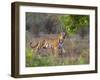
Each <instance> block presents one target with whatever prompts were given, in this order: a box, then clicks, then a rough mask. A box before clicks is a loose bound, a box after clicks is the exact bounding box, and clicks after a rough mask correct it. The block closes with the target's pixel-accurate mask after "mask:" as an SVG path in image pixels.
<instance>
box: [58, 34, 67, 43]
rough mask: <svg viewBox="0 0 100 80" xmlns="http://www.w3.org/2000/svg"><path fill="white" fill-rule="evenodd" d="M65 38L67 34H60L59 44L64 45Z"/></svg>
mask: <svg viewBox="0 0 100 80" xmlns="http://www.w3.org/2000/svg"><path fill="white" fill-rule="evenodd" d="M65 37H66V34H65V32H61V33H60V34H59V42H61V43H62V42H63V41H64V39H65Z"/></svg>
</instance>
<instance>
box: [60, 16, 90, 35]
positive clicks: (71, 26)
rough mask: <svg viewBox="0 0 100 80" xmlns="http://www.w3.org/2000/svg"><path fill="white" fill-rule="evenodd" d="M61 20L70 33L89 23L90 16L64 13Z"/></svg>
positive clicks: (66, 30)
mask: <svg viewBox="0 0 100 80" xmlns="http://www.w3.org/2000/svg"><path fill="white" fill-rule="evenodd" d="M59 20H60V22H61V23H62V25H63V29H64V30H65V32H67V33H68V34H75V33H76V32H77V31H78V30H79V29H80V28H82V27H87V26H88V25H89V16H86V15H62V16H60V17H59Z"/></svg>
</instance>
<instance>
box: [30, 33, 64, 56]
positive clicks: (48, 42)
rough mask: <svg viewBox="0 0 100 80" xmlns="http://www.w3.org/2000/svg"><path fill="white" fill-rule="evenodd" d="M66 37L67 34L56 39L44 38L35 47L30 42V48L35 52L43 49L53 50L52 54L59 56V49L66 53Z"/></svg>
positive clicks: (62, 34)
mask: <svg viewBox="0 0 100 80" xmlns="http://www.w3.org/2000/svg"><path fill="white" fill-rule="evenodd" d="M65 36H66V35H65V33H64V32H61V33H60V34H58V36H56V38H43V39H40V40H39V41H38V42H36V44H35V45H33V44H32V42H30V47H31V48H32V49H35V52H37V51H39V50H40V49H42V48H45V49H48V48H50V49H51V50H52V53H53V54H54V55H55V56H56V55H57V54H58V49H61V50H62V51H63V52H65V50H64V48H63V42H64V39H65Z"/></svg>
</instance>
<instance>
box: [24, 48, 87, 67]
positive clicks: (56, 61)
mask: <svg viewBox="0 0 100 80" xmlns="http://www.w3.org/2000/svg"><path fill="white" fill-rule="evenodd" d="M87 56H88V55H87V51H84V50H83V51H82V53H81V54H80V55H79V56H78V57H75V56H70V55H69V56H66V57H62V56H58V57H55V56H54V55H53V54H51V55H46V56H41V55H40V54H38V53H35V52H34V51H32V49H30V48H26V67H38V66H61V65H79V64H88V63H89V61H88V57H87Z"/></svg>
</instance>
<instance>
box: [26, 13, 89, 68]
mask: <svg viewBox="0 0 100 80" xmlns="http://www.w3.org/2000/svg"><path fill="white" fill-rule="evenodd" d="M59 32H66V38H65V41H64V46H63V47H64V48H65V50H66V52H65V54H62V55H63V56H58V57H54V56H53V55H51V54H50V53H51V52H50V51H48V50H46V51H40V53H39V54H38V53H35V52H34V51H32V49H31V48H30V46H29V45H28V44H29V41H30V40H31V39H34V40H35V38H36V37H38V38H39V37H41V35H42V36H45V35H48V36H49V34H54V35H55V34H58V33H59ZM40 54H41V55H40ZM88 63H89V16H88V15H67V14H66V15H65V14H46V13H28V12H27V13H26V66H27V67H33V66H57V65H74V64H88Z"/></svg>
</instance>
